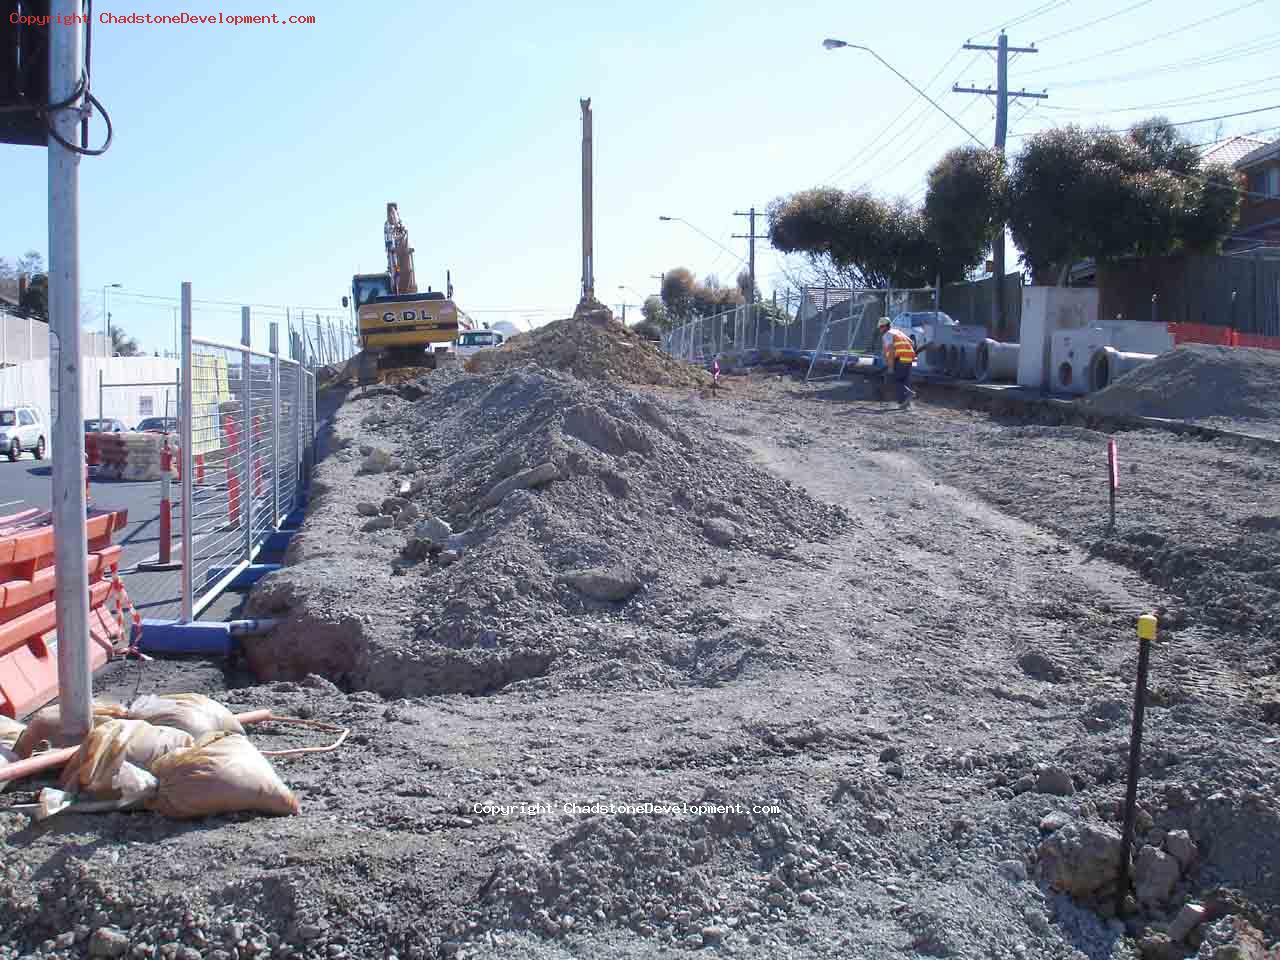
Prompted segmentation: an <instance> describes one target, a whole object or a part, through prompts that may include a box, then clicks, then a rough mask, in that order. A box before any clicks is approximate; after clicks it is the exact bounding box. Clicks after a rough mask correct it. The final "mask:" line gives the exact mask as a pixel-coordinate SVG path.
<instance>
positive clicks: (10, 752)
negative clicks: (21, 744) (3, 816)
mask: <svg viewBox="0 0 1280 960" xmlns="http://www.w3.org/2000/svg"><path fill="white" fill-rule="evenodd" d="M20 759H22V758H21V757H19V756H18V751H17V750H14V749H13V748H12V747H6V746H5V745H4V744H3V743H0V770H2V769H4V767H6V766H7V765H8V764H10V763H13V762H14V761H16V760H20ZM12 782H13V781H11V780H0V793H4V792H5V791H6V790H7V789H9V784H10V783H12Z"/></svg>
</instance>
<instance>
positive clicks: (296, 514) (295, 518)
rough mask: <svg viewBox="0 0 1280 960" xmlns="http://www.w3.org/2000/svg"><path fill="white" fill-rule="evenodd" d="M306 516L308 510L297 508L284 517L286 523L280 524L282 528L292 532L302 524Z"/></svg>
mask: <svg viewBox="0 0 1280 960" xmlns="http://www.w3.org/2000/svg"><path fill="white" fill-rule="evenodd" d="M306 516H307V511H306V510H295V511H293V513H291V514H289V515H288V516H286V517H285V518H284V523H282V524H281V525H280V529H281V530H287V531H289V532H290V533H292V532H294V531H295V530H297V529H298V528H299V527H301V526H302V521H303V520H305V519H306Z"/></svg>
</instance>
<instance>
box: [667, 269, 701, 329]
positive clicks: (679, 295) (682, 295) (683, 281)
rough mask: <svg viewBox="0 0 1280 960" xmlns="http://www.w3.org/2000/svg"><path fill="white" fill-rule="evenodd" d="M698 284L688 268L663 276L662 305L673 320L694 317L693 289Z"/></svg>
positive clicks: (668, 272)
mask: <svg viewBox="0 0 1280 960" xmlns="http://www.w3.org/2000/svg"><path fill="white" fill-rule="evenodd" d="M696 284H697V280H695V279H694V276H693V273H692V272H691V271H690V270H688V269H687V268H686V267H676V268H675V269H674V270H668V271H667V272H666V273H664V274H663V275H662V304H663V306H664V307H666V310H667V315H668V316H669V317H671V318H672V319H678V320H687V319H689V318H690V317H692V316H693V288H694V286H695V285H696Z"/></svg>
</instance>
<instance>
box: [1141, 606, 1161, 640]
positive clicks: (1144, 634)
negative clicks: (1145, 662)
mask: <svg viewBox="0 0 1280 960" xmlns="http://www.w3.org/2000/svg"><path fill="white" fill-rule="evenodd" d="M1156 626H1157V620H1156V617H1155V614H1153V613H1144V614H1143V615H1142V616H1140V617H1139V618H1138V639H1139V640H1154V639H1155V638H1156Z"/></svg>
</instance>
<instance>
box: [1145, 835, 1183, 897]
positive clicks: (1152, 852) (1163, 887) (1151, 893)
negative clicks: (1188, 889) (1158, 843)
mask: <svg viewBox="0 0 1280 960" xmlns="http://www.w3.org/2000/svg"><path fill="white" fill-rule="evenodd" d="M1181 875H1182V869H1181V868H1180V867H1179V866H1178V861H1177V860H1175V859H1174V858H1173V857H1171V856H1169V854H1167V853H1165V852H1164V851H1163V850H1157V849H1156V848H1155V847H1153V846H1151V845H1150V844H1147V845H1145V846H1144V847H1143V848H1142V849H1141V850H1139V851H1138V856H1137V857H1136V858H1135V859H1134V863H1133V888H1134V891H1135V892H1136V893H1137V895H1138V902H1139V903H1141V904H1142V905H1143V906H1144V907H1149V908H1153V907H1160V906H1162V905H1163V904H1165V903H1166V902H1168V900H1169V896H1170V895H1171V894H1172V893H1173V888H1174V887H1175V886H1176V885H1177V883H1178V878H1179V877H1180V876H1181Z"/></svg>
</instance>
